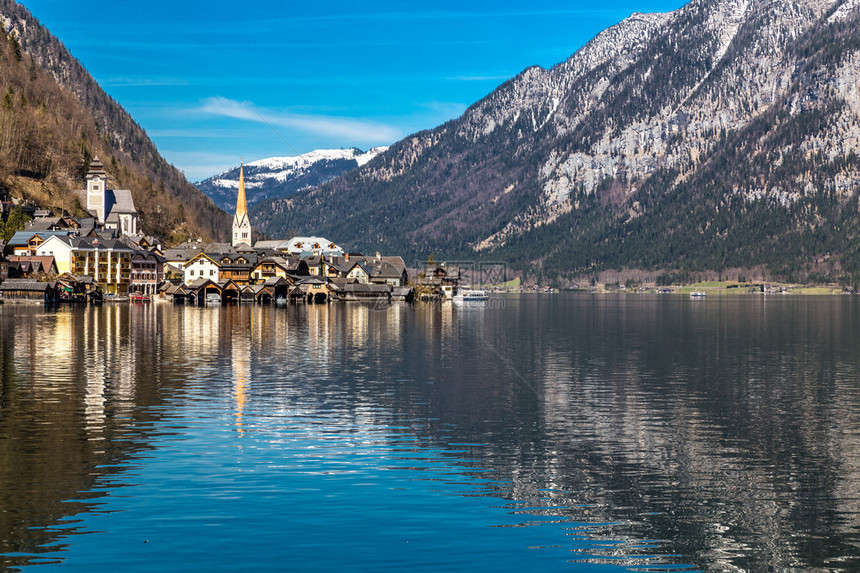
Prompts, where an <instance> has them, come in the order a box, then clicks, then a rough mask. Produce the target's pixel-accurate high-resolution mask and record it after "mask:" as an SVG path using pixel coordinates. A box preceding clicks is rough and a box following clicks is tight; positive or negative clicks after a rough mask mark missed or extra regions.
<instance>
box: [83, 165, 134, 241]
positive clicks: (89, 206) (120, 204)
mask: <svg viewBox="0 0 860 573" xmlns="http://www.w3.org/2000/svg"><path fill="white" fill-rule="evenodd" d="M78 195H79V196H80V198H81V204H82V205H83V206H84V209H86V210H87V211H89V213H90V214H91V215H92V216H93V217H95V219H96V220H97V221H98V223H99V225H101V226H102V227H104V228H105V229H115V230H116V231H117V234H119V235H136V234H138V229H137V209H135V207H134V199H133V198H132V196H131V191H129V190H127V189H108V180H107V173H106V172H105V169H104V165H102V162H101V161H99V158H98V157H94V158H93V160H92V162H91V163H90V170H89V171H88V172H87V188H86V189H84V190H83V191H78Z"/></svg>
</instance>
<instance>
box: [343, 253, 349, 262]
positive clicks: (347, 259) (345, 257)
mask: <svg viewBox="0 0 860 573" xmlns="http://www.w3.org/2000/svg"><path fill="white" fill-rule="evenodd" d="M343 258H344V259H345V260H346V262H349V253H344V254H343Z"/></svg>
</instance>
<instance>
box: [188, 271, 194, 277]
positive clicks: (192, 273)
mask: <svg viewBox="0 0 860 573" xmlns="http://www.w3.org/2000/svg"><path fill="white" fill-rule="evenodd" d="M189 274H190V275H191V276H192V277H193V276H194V269H191V271H190V272H189Z"/></svg>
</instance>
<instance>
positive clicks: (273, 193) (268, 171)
mask: <svg viewBox="0 0 860 573" xmlns="http://www.w3.org/2000/svg"><path fill="white" fill-rule="evenodd" d="M386 149H388V148H387V147H374V148H373V149H370V150H369V151H362V150H360V149H357V148H352V149H318V150H316V151H311V152H310V153H305V154H303V155H297V156H293V157H270V158H268V159H260V160H258V161H252V162H251V163H248V164H246V165H245V194H246V196H247V200H248V206H249V207H250V206H253V205H255V204H256V203H258V202H260V201H261V200H263V199H274V198H279V197H287V196H289V195H292V194H293V193H295V192H296V191H299V190H301V189H307V188H308V187H316V186H317V185H321V184H323V183H325V182H326V181H330V180H332V179H334V178H335V177H338V176H340V175H342V174H344V173H346V172H347V171H350V170H352V169H355V168H356V167H361V166H362V165H365V164H366V163H367V162H369V161H370V160H371V159H373V158H374V157H376V156H377V155H379V154H380V153H382V152H383V151H385V150H386ZM196 185H197V188H198V189H200V190H201V191H202V192H203V193H205V194H206V195H207V196H208V197H210V198H211V199H212V200H213V201H214V202H215V204H216V205H218V206H219V207H220V208H222V209H224V210H225V211H227V212H228V213H232V212H233V211H234V210H235V209H236V192H237V190H238V189H239V166H236V167H234V168H232V169H230V170H228V171H225V172H224V173H219V174H218V175H214V176H212V177H210V178H208V179H205V180H203V181H200V182H199V183H197V184H196Z"/></svg>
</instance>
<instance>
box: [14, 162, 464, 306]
mask: <svg viewBox="0 0 860 573" xmlns="http://www.w3.org/2000/svg"><path fill="white" fill-rule="evenodd" d="M108 182H109V179H108V176H107V173H106V171H105V168H104V165H103V164H102V162H101V161H99V159H98V158H97V157H96V158H94V159H93V161H92V162H91V164H90V166H89V171H88V172H87V175H86V189H82V190H80V191H79V192H78V194H79V199H80V203H81V205H82V206H83V207H84V208H85V209H86V211H87V212H88V213H89V216H88V217H79V218H74V217H68V216H55V215H54V214H53V213H51V212H50V211H48V210H40V209H35V208H33V209H31V211H32V217H33V218H32V219H31V220H30V221H28V222H27V223H26V225H25V227H24V229H23V230H21V231H17V232H15V233H14V235H12V237H11V239H10V240H9V241H8V243H7V244H5V245H3V249H2V251H3V255H2V257H0V279H2V282H0V297H2V298H3V299H5V300H37V301H45V302H53V301H80V302H88V301H89V302H102V301H103V300H109V299H114V300H118V299H126V298H127V299H128V300H138V301H144V300H153V299H155V300H167V301H173V302H178V303H188V304H204V303H215V302H217V303H222V304H226V303H231V302H258V303H271V302H276V303H286V302H307V303H323V302H328V301H334V300H347V301H350V300H352V301H357V300H374V301H380V300H381V301H392V300H402V301H409V300H411V299H412V297H413V296H414V289H413V287H411V286H410V285H409V276H408V273H407V268H406V264H405V262H404V261H403V258H402V257H400V256H383V255H381V254H380V253H375V254H374V255H370V256H367V255H364V254H361V253H354V252H348V251H346V250H344V249H343V248H342V247H341V246H339V245H337V244H336V243H334V242H332V241H330V240H328V239H326V238H323V237H313V236H310V237H293V238H291V239H288V240H260V241H257V242H256V243H253V232H252V228H251V221H250V218H249V215H248V209H247V204H246V198H245V188H244V174H243V172H242V171H240V182H239V189H238V196H237V202H236V205H237V206H236V213H235V215H234V217H233V229H232V241H231V242H230V243H204V242H202V241H199V240H198V241H188V242H185V243H182V244H179V245H177V246H175V247H172V248H167V249H164V248H162V244H161V240H160V239H159V238H158V237H153V236H148V235H146V234H145V233H144V232H143V230H142V229H140V228H139V225H138V213H137V210H136V208H135V205H134V201H133V200H132V197H131V193H130V192H129V191H127V190H120V189H111V188H110V187H109V183H108ZM9 207H10V205H5V206H4V208H5V209H9ZM18 209H20V207H18ZM11 216H12V214H11V213H7V215H6V218H7V219H8V218H9V217H11ZM252 244H253V246H252ZM425 272H426V273H427V275H426V276H427V278H423V279H422V281H421V282H422V283H423V287H424V289H425V290H430V291H433V290H434V289H435V290H436V292H437V293H439V294H442V293H443V292H450V291H451V287H452V285H456V279H457V278H458V277H459V269H457V268H456V267H451V268H447V267H446V266H445V265H436V266H434V267H433V268H429V269H426V270H425Z"/></svg>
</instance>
